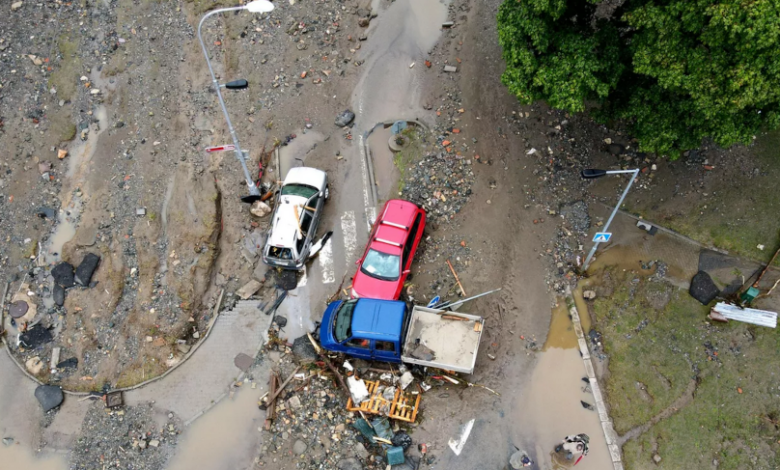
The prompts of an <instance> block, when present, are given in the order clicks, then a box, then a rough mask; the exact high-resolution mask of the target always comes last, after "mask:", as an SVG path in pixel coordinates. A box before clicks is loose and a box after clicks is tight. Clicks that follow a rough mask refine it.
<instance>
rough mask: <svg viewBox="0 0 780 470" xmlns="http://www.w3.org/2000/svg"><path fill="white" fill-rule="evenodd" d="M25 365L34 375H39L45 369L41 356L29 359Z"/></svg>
mask: <svg viewBox="0 0 780 470" xmlns="http://www.w3.org/2000/svg"><path fill="white" fill-rule="evenodd" d="M24 366H25V367H26V368H27V372H29V373H31V374H32V375H38V374H40V373H41V370H42V369H43V361H41V358H40V357H38V356H35V357H31V358H30V359H27V362H25V363H24Z"/></svg>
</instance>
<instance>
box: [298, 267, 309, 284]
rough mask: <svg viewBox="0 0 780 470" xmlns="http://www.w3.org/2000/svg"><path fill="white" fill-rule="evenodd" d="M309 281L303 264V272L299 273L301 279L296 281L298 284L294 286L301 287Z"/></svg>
mask: <svg viewBox="0 0 780 470" xmlns="http://www.w3.org/2000/svg"><path fill="white" fill-rule="evenodd" d="M307 282H309V276H308V275H306V265H305V264H304V265H303V272H302V273H301V280H300V281H298V285H297V286H296V287H303V286H305V285H306V283H307Z"/></svg>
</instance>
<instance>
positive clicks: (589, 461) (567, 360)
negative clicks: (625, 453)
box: [515, 347, 612, 470]
mask: <svg viewBox="0 0 780 470" xmlns="http://www.w3.org/2000/svg"><path fill="white" fill-rule="evenodd" d="M586 376H587V374H586V372H585V366H584V365H583V363H582V359H581V358H580V355H579V352H578V351H577V350H576V349H573V348H569V349H561V348H557V347H551V348H549V349H547V350H546V351H545V352H544V353H542V354H540V356H539V358H538V362H537V364H536V367H535V368H534V372H533V374H532V375H531V380H530V389H529V390H528V392H527V393H524V394H522V395H521V396H520V397H518V398H517V399H516V403H515V409H516V410H518V412H517V413H518V416H517V417H518V420H519V421H520V422H521V423H522V425H521V426H520V428H521V429H523V431H521V433H522V434H523V435H524V437H525V440H524V442H528V443H529V444H528V445H527V447H526V449H527V450H528V451H529V452H531V450H532V449H533V450H534V452H533V453H532V456H533V458H534V460H536V462H537V464H538V466H539V468H550V465H551V461H550V452H551V451H552V450H553V447H554V446H555V445H556V444H558V443H559V442H560V441H561V440H563V438H564V437H565V436H567V435H569V434H579V433H585V434H587V435H588V436H590V453H589V454H588V456H587V457H585V459H583V460H582V461H581V462H580V464H579V465H577V470H605V469H608V468H611V467H612V461H611V460H610V457H609V452H608V450H607V443H606V441H605V440H604V433H603V431H602V429H601V423H600V422H599V416H598V413H596V412H595V411H590V410H587V409H585V408H583V406H582V404H581V403H580V400H582V401H585V402H588V403H590V404H594V400H593V395H592V394H591V393H590V392H589V391H587V392H583V387H584V386H585V385H586V384H585V382H583V381H582V377H586ZM533 454H535V455H533Z"/></svg>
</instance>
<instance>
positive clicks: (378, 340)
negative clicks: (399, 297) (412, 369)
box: [320, 298, 408, 362]
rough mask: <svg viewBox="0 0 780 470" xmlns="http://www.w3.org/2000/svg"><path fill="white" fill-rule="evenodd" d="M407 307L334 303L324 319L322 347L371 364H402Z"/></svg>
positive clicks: (374, 302)
mask: <svg viewBox="0 0 780 470" xmlns="http://www.w3.org/2000/svg"><path fill="white" fill-rule="evenodd" d="M407 320H408V315H407V306H406V304H405V303H404V302H402V301H388V300H375V299H365V298H363V299H350V300H338V301H335V302H331V303H330V304H329V305H328V308H327V309H326V310H325V313H324V314H323V316H322V325H321V326H320V341H321V342H322V347H323V348H325V349H327V350H329V351H334V352H340V353H344V354H347V355H350V356H353V357H357V358H360V359H365V360H367V361H383V362H401V345H402V344H403V340H404V332H405V330H406V328H405V327H406V322H407Z"/></svg>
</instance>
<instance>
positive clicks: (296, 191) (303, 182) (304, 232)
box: [263, 167, 329, 270]
mask: <svg viewBox="0 0 780 470" xmlns="http://www.w3.org/2000/svg"><path fill="white" fill-rule="evenodd" d="M328 197H329V194H328V175H327V174H326V173H325V172H324V171H321V170H317V169H316V168H307V167H297V168H292V169H291V170H290V171H289V172H288V173H287V177H286V178H285V179H284V183H283V184H282V189H281V190H280V191H279V193H278V194H277V197H276V207H275V208H274V213H273V216H272V217H271V230H270V232H269V233H268V239H267V241H266V244H265V248H264V249H263V261H264V262H265V263H266V264H268V265H269V266H275V267H279V268H283V269H294V270H301V269H303V265H304V264H305V263H306V259H307V258H308V257H309V251H310V250H311V245H312V242H313V241H314V236H315V234H316V233H317V226H318V225H319V223H320V218H321V217H322V211H323V208H324V207H325V201H326V200H327V199H328Z"/></svg>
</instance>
